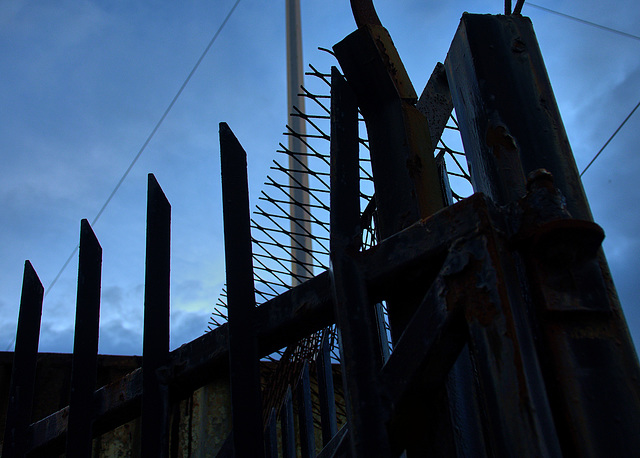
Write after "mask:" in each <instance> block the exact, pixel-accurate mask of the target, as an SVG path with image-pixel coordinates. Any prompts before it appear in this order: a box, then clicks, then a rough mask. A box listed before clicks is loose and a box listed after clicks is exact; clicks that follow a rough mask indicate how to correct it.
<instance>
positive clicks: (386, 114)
mask: <svg viewBox="0 0 640 458" xmlns="http://www.w3.org/2000/svg"><path fill="white" fill-rule="evenodd" d="M365 3H366V2H365ZM369 3H370V2H369ZM368 9H369V7H368V6H367V7H366V8H364V10H363V11H367V10H368ZM333 49H334V51H335V54H336V57H337V59H338V61H339V62H340V66H341V68H342V71H343V72H344V75H345V77H346V79H347V81H348V82H349V86H350V87H351V88H352V90H353V91H354V92H355V94H356V97H357V103H358V107H359V108H360V111H361V112H362V115H363V117H364V120H365V123H366V125H367V133H368V137H369V147H370V153H371V169H372V172H373V178H374V182H375V188H376V194H375V198H376V209H377V215H378V219H377V223H378V226H377V229H378V230H379V234H380V238H381V239H385V238H387V237H389V236H391V235H393V234H395V233H396V232H398V231H400V230H402V229H405V228H406V227H408V226H410V225H411V224H413V223H415V222H416V221H418V220H419V219H421V218H426V217H428V216H430V215H432V214H433V213H435V212H436V211H438V210H439V209H441V208H442V207H443V205H444V200H443V197H442V191H441V189H440V182H439V179H438V172H437V168H436V165H435V162H434V158H433V147H432V144H431V139H430V136H429V128H428V126H427V121H426V119H425V117H424V116H423V115H422V114H421V113H420V112H419V111H418V110H417V109H416V107H415V103H416V101H417V100H418V97H417V95H416V93H415V90H414V89H413V85H412V84H411V81H410V79H409V77H408V75H407V73H406V71H405V69H404V65H403V64H402V61H401V59H400V57H399V55H398V52H397V50H396V49H395V46H394V45H393V42H392V40H391V37H390V36H389V33H388V32H387V31H386V29H384V28H383V27H382V26H381V25H372V24H365V25H362V26H361V27H360V28H359V29H358V30H357V31H355V32H353V33H352V34H350V35H349V36H347V37H346V38H345V39H344V40H342V41H341V42H340V43H338V44H336V45H335V46H334V47H333ZM415 289H416V288H413V289H411V290H408V289H405V290H403V293H402V294H397V295H396V296H395V297H393V298H389V300H388V305H389V307H388V310H389V323H390V327H391V339H392V341H393V342H394V343H395V342H397V340H398V339H399V338H400V335H401V334H402V331H403V330H404V328H405V326H406V325H407V323H408V321H409V319H410V318H411V315H412V314H413V312H414V311H415V309H416V307H417V306H418V304H419V303H420V300H421V299H422V297H423V296H424V293H425V291H415Z"/></svg>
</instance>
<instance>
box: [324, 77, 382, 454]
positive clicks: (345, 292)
mask: <svg viewBox="0 0 640 458" xmlns="http://www.w3.org/2000/svg"><path fill="white" fill-rule="evenodd" d="M357 122H358V121H357V109H356V103H355V99H354V97H353V95H352V93H351V91H350V89H349V87H348V86H347V84H346V82H345V81H344V79H343V78H342V76H341V75H340V73H339V72H338V71H337V69H335V68H334V69H333V70H332V75H331V214H330V220H331V236H330V237H331V272H332V277H333V291H334V298H335V302H334V308H335V313H336V319H337V322H338V328H339V329H340V333H341V334H340V335H341V340H340V349H341V357H342V360H341V363H342V367H343V375H344V380H345V382H346V384H345V387H344V390H345V401H346V407H347V418H348V422H349V435H350V438H351V441H350V444H351V451H352V454H353V456H357V457H360V456H362V457H364V456H388V455H389V453H390V448H389V442H388V437H387V431H386V427H385V425H384V424H383V422H382V421H381V412H382V411H383V406H382V402H381V393H380V391H379V390H380V387H379V385H378V384H377V383H376V379H377V377H378V374H379V370H380V367H381V365H382V355H381V349H380V345H379V343H380V340H379V338H378V336H377V333H376V331H377V326H376V321H375V310H374V307H373V303H372V302H370V301H369V300H368V298H367V291H366V286H365V283H364V277H363V276H362V274H361V272H360V271H359V267H358V266H357V265H356V262H355V261H354V259H353V256H354V255H357V252H358V249H359V246H360V233H361V231H360V194H359V189H360V187H359V181H358V180H359V162H358V161H359V158H358V136H357Z"/></svg>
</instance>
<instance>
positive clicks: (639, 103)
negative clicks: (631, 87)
mask: <svg viewBox="0 0 640 458" xmlns="http://www.w3.org/2000/svg"><path fill="white" fill-rule="evenodd" d="M526 4H527V6H531V7H533V8H537V9H539V10H542V11H546V12H547V13H552V14H555V15H557V16H560V17H563V18H566V19H570V20H572V21H576V22H579V23H581V24H586V25H590V26H592V27H596V28H598V29H601V30H605V31H607V32H612V33H615V34H617V35H620V36H623V37H626V38H632V39H634V40H640V36H638V35H633V34H630V33H627V32H623V31H621V30H617V29H613V28H611V27H607V26H604V25H602V24H597V23H595V22H591V21H587V20H585V19H581V18H578V17H575V16H571V15H569V14H566V13H561V12H560V11H556V10H552V9H551V8H547V7H544V6H540V5H536V4H535V3H531V2H527V3H526ZM639 106H640V102H638V104H637V105H636V106H635V107H634V108H633V110H631V112H630V113H629V114H628V115H627V117H626V118H624V121H622V123H620V125H619V126H618V128H617V129H616V130H615V132H613V134H611V136H610V137H609V139H608V140H607V141H606V142H605V143H604V145H602V148H600V150H598V152H597V153H596V154H595V156H593V159H591V161H589V163H588V164H587V166H586V167H585V168H584V169H583V170H582V172H580V176H581V177H582V175H584V173H585V172H586V171H587V170H589V167H591V165H592V164H593V163H594V162H595V160H596V159H598V157H599V156H600V154H602V152H603V151H604V149H605V148H606V147H607V146H608V145H609V143H611V140H613V139H614V137H615V136H616V135H617V134H618V132H620V130H621V129H622V128H623V127H624V125H625V124H626V123H627V121H628V120H629V119H630V118H631V116H633V114H634V113H635V111H636V110H637V109H638V107H639Z"/></svg>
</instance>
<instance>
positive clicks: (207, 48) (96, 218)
mask: <svg viewBox="0 0 640 458" xmlns="http://www.w3.org/2000/svg"><path fill="white" fill-rule="evenodd" d="M239 3H240V0H236V2H235V4H234V5H233V7H232V8H231V10H230V11H229V13H228V14H227V17H225V18H224V21H222V24H220V27H218V30H217V31H216V33H215V34H214V35H213V38H212V39H211V40H210V41H209V44H208V45H207V47H206V48H205V50H204V51H203V52H202V54H201V55H200V58H199V59H198V61H197V62H196V64H195V65H194V66H193V68H192V69H191V72H189V75H188V76H187V78H186V79H185V80H184V82H183V83H182V86H180V89H178V92H177V93H176V95H175V96H174V97H173V99H172V100H171V103H169V106H168V107H167V109H166V110H164V113H163V114H162V116H161V117H160V120H159V121H158V122H157V123H156V125H155V127H154V128H153V130H152V131H151V133H150V134H149V136H148V137H147V139H146V140H145V142H144V144H143V145H142V147H141V148H140V150H139V151H138V154H136V156H135V157H134V158H133V160H132V161H131V163H130V164H129V167H127V170H126V171H125V172H124V174H123V175H122V177H121V178H120V180H119V181H118V184H116V186H115V187H114V188H113V191H111V194H109V197H108V198H107V200H106V201H105V203H104V204H103V205H102V208H100V211H99V212H98V213H97V215H96V216H95V218H93V221H92V222H91V225H92V226H93V225H95V224H96V223H97V222H98V220H99V219H100V217H101V216H102V213H103V212H104V211H105V209H106V208H107V205H109V203H110V202H111V199H113V196H115V195H116V192H118V190H119V189H120V186H122V183H123V182H124V180H125V179H126V178H127V176H128V175H129V172H131V169H133V166H134V165H135V164H136V162H138V159H139V158H140V156H141V155H142V153H143V152H144V150H145V149H146V148H147V145H149V142H150V141H151V139H152V138H153V136H154V135H155V134H156V132H157V131H158V128H159V127H160V125H161V124H162V123H163V121H164V120H165V118H166V117H167V115H168V114H169V112H170V111H171V109H172V108H173V106H174V105H175V103H176V101H177V100H178V98H179V97H180V95H181V94H182V91H184V88H185V87H186V86H187V84H188V83H189V81H190V80H191V77H192V76H193V75H194V73H195V72H196V70H197V69H198V67H199V66H200V64H201V63H202V60H203V59H204V58H205V56H206V55H207V53H208V52H209V49H211V46H213V44H214V43H215V41H216V40H217V39H218V35H220V32H222V29H223V28H224V26H225V25H226V24H227V22H228V21H229V19H230V18H231V15H232V14H233V12H234V11H235V9H236V7H237V6H238V4H239ZM78 248H79V245H76V247H75V248H74V249H73V252H72V253H71V255H70V256H69V259H67V261H66V262H65V263H64V265H63V266H62V268H61V269H60V271H59V272H58V274H57V275H56V277H55V278H54V279H53V281H52V282H51V283H50V284H49V287H48V288H47V290H46V292H45V296H46V295H47V294H49V292H50V291H51V288H53V285H55V284H56V282H57V281H58V279H59V278H60V275H62V272H64V270H65V269H66V268H67V266H68V265H69V262H71V260H72V259H73V257H74V255H75V254H76V252H77V251H78Z"/></svg>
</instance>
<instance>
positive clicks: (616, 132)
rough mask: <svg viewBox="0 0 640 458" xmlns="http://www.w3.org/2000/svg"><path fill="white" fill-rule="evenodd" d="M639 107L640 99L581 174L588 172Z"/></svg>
mask: <svg viewBox="0 0 640 458" xmlns="http://www.w3.org/2000/svg"><path fill="white" fill-rule="evenodd" d="M638 107H640V101H639V102H638V103H637V104H636V106H635V107H634V108H633V110H631V113H629V114H628V115H627V117H626V118H624V121H622V123H621V124H620V125H619V126H618V128H617V129H616V131H615V132H614V133H613V134H611V137H609V140H607V141H606V142H605V144H604V145H602V148H600V151H598V152H597V153H596V155H595V156H593V159H591V161H590V162H589V163H588V164H587V166H586V167H585V168H584V170H583V171H582V172H580V176H582V175H584V172H586V171H587V170H589V167H591V164H593V163H594V162H595V160H596V159H598V156H600V153H602V152H603V151H604V149H605V148H606V147H607V145H608V144H609V143H610V142H611V140H613V137H615V136H616V135H617V134H618V132H620V129H622V127H623V126H624V125H625V124H626V123H627V121H628V120H629V118H631V116H633V113H635V112H636V110H637V109H638Z"/></svg>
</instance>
